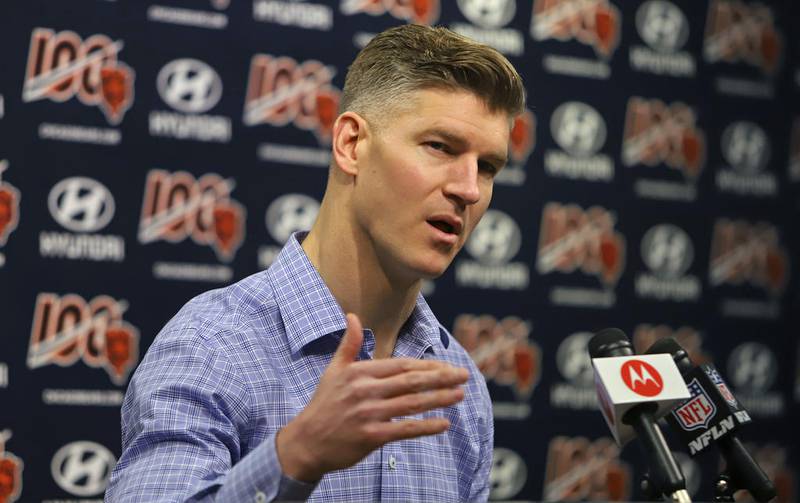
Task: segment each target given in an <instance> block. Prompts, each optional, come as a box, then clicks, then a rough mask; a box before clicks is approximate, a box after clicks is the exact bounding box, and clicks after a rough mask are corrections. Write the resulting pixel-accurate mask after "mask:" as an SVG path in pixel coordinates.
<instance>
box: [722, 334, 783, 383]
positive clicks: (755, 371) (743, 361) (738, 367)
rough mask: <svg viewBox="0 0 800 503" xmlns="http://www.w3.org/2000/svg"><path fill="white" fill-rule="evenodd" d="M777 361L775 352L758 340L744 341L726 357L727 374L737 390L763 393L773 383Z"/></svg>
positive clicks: (776, 370)
mask: <svg viewBox="0 0 800 503" xmlns="http://www.w3.org/2000/svg"><path fill="white" fill-rule="evenodd" d="M777 373H778V362H777V360H776V358H775V353H773V352H772V350H771V349H769V348H768V347H767V346H765V345H764V344H761V343H759V342H746V343H744V344H740V345H739V346H737V347H736V349H734V350H733V352H732V353H731V356H730V358H729V359H728V376H729V377H730V380H731V383H732V384H733V385H734V386H735V387H736V389H737V390H739V391H743V392H745V393H748V394H756V393H763V392H765V391H767V390H769V389H770V388H771V387H772V385H773V384H774V383H775V378H776V376H777Z"/></svg>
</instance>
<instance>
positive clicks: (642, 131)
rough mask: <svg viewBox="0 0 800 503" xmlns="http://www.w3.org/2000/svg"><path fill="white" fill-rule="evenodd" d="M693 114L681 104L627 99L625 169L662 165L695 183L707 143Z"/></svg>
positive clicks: (623, 143)
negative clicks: (679, 172) (636, 166)
mask: <svg viewBox="0 0 800 503" xmlns="http://www.w3.org/2000/svg"><path fill="white" fill-rule="evenodd" d="M696 120H697V119H696V115H695V112H694V110H693V109H692V108H690V107H689V106H687V105H685V104H683V103H679V102H677V103H672V104H671V105H669V106H667V105H666V104H665V103H664V102H663V101H661V100H657V99H653V100H648V99H644V98H639V97H633V98H631V99H630V100H628V109H627V112H626V114H625V132H624V134H623V140H622V162H623V163H624V164H625V165H626V166H633V165H635V164H644V165H647V166H656V165H658V164H661V163H664V164H666V165H667V166H669V167H670V168H673V169H676V170H680V171H681V172H682V173H683V174H684V175H685V177H686V178H688V179H690V180H694V179H695V178H697V175H699V174H700V171H701V170H702V168H703V163H704V161H705V151H706V141H705V135H704V134H703V132H702V131H701V130H700V129H698V128H697V126H696V125H695V122H696Z"/></svg>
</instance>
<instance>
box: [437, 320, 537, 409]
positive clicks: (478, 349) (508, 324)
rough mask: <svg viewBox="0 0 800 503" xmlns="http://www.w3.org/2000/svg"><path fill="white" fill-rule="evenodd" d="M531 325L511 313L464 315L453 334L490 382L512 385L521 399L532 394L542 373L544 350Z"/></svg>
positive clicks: (454, 325) (456, 323) (457, 322)
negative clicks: (531, 337) (535, 339)
mask: <svg viewBox="0 0 800 503" xmlns="http://www.w3.org/2000/svg"><path fill="white" fill-rule="evenodd" d="M530 330H531V328H530V324H529V323H527V322H525V321H523V320H521V319H519V318H517V317H515V316H508V317H506V318H503V319H502V320H498V319H496V318H495V317H494V316H491V315H488V314H487V315H482V316H475V315H472V314H461V315H459V316H458V317H457V318H456V319H455V322H454V323H453V337H455V338H456V340H458V342H459V343H461V345H462V346H464V349H466V350H467V351H468V352H469V354H470V356H471V357H472V359H473V360H475V364H476V365H477V366H478V368H479V369H480V371H481V373H483V375H484V376H485V377H486V380H487V381H489V382H494V383H495V384H498V385H501V386H509V387H511V389H513V390H514V393H515V394H516V395H517V397H518V398H520V399H524V398H527V397H528V396H530V394H531V393H532V392H533V390H534V388H535V387H536V384H537V383H538V382H539V377H540V375H541V360H542V351H541V349H539V346H538V345H537V344H535V343H534V342H533V341H531V340H530Z"/></svg>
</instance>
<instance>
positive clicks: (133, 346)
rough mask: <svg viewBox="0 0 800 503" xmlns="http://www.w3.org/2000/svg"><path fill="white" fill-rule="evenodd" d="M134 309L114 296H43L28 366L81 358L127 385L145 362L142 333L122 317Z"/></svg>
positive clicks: (35, 316)
mask: <svg viewBox="0 0 800 503" xmlns="http://www.w3.org/2000/svg"><path fill="white" fill-rule="evenodd" d="M127 308H128V305H127V303H126V302H125V301H118V300H115V299H113V298H112V297H109V296H108V295H99V296H97V297H95V298H94V299H92V300H91V301H89V302H87V301H86V300H85V299H84V298H83V297H81V296H80V295H76V294H74V293H69V294H66V295H63V296H61V295H58V294H55V293H40V294H39V295H38V296H37V297H36V306H35V308H34V312H33V324H32V328H31V340H30V345H29V346H28V368H31V369H36V368H39V367H44V366H46V365H52V364H56V365H59V366H61V367H69V366H72V365H74V364H75V363H76V362H77V361H78V360H83V362H84V363H85V364H87V365H89V366H90V367H95V368H103V369H104V370H105V371H106V372H108V375H109V377H110V378H111V381H112V382H114V384H117V385H120V386H121V385H123V384H125V382H126V381H127V380H128V374H129V373H130V371H131V370H132V369H133V367H134V366H135V365H136V363H137V362H138V361H139V329H137V328H136V327H135V326H133V325H131V324H130V323H128V322H126V321H124V320H123V319H122V315H123V313H124V312H125V311H126V310H127Z"/></svg>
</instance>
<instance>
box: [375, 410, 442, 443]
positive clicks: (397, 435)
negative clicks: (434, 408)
mask: <svg viewBox="0 0 800 503" xmlns="http://www.w3.org/2000/svg"><path fill="white" fill-rule="evenodd" d="M449 427H450V421H448V420H447V419H445V418H443V417H431V418H427V419H405V420H403V421H385V422H375V423H371V424H369V425H367V426H365V429H366V430H367V433H368V434H369V436H370V437H371V438H372V439H373V440H374V441H375V442H376V443H377V444H379V445H383V444H387V443H389V442H394V441H396V440H405V439H407V438H416V437H423V436H425V435H436V434H437V433H442V432H443V431H445V430H447V428H449Z"/></svg>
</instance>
